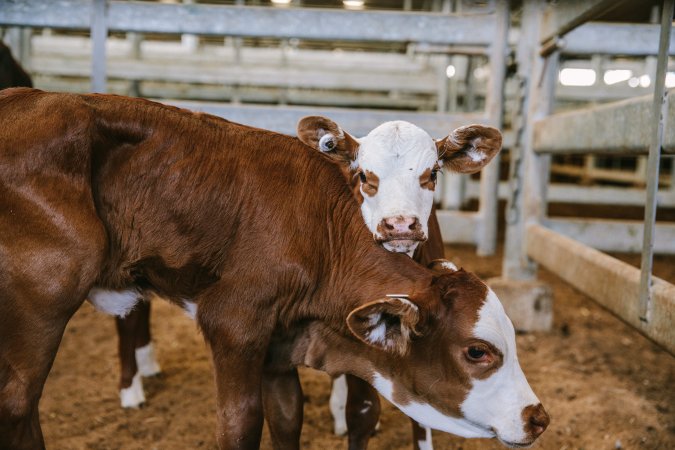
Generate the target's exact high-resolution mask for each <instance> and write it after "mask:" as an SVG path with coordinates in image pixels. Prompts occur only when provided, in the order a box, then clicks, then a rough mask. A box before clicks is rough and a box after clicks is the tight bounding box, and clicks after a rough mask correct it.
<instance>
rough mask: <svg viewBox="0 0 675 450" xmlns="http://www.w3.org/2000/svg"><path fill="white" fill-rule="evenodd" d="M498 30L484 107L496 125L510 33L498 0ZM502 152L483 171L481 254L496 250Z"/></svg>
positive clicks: (506, 11) (506, 7) (503, 6)
mask: <svg viewBox="0 0 675 450" xmlns="http://www.w3.org/2000/svg"><path fill="white" fill-rule="evenodd" d="M495 16H496V17H497V30H496V31H495V39H494V41H493V42H492V45H490V50H489V54H490V80H489V82H488V88H487V94H486V97H485V110H486V113H487V116H488V120H489V121H490V125H492V126H493V127H497V128H501V126H502V123H503V104H504V100H503V99H504V78H505V75H506V52H507V49H508V35H509V3H508V1H506V0H497V1H496V2H495ZM499 161H500V158H499V155H497V156H496V157H495V158H494V159H493V160H492V161H491V162H490V164H488V165H487V166H486V167H485V168H484V169H483V170H482V172H481V180H480V193H479V206H478V216H479V223H480V227H479V230H478V234H477V236H478V245H477V249H476V250H477V253H478V254H479V255H481V256H486V255H492V254H494V252H495V250H496V248H497V206H498V204H499V193H498V188H499Z"/></svg>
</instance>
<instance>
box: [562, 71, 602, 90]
mask: <svg viewBox="0 0 675 450" xmlns="http://www.w3.org/2000/svg"><path fill="white" fill-rule="evenodd" d="M560 84H562V85H563V86H593V85H594V84H595V70H593V69H572V68H567V69H563V70H561V71H560Z"/></svg>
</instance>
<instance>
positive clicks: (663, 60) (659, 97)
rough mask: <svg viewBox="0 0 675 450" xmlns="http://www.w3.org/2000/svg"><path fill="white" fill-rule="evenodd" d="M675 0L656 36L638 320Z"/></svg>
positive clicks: (644, 306)
mask: <svg viewBox="0 0 675 450" xmlns="http://www.w3.org/2000/svg"><path fill="white" fill-rule="evenodd" d="M674 7H675V0H665V1H664V2H663V9H662V11H661V36H660V39H659V59H658V63H657V66H656V79H655V80H654V81H655V82H654V102H653V105H652V129H651V144H650V146H649V159H648V161H647V200H646V204H645V221H644V236H643V246H642V263H641V267H640V268H641V273H640V308H639V314H640V320H642V321H643V322H649V320H650V319H651V317H650V316H651V284H652V262H653V256H654V228H655V221H656V194H657V192H658V189H659V161H660V159H661V147H662V145H663V125H664V121H665V117H666V114H667V105H668V104H667V101H666V100H667V99H666V90H665V83H666V70H667V68H668V49H669V46H670V32H671V28H672V23H673V9H674Z"/></svg>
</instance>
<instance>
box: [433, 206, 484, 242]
mask: <svg viewBox="0 0 675 450" xmlns="http://www.w3.org/2000/svg"><path fill="white" fill-rule="evenodd" d="M436 216H437V217H438V225H439V227H440V229H441V235H442V236H443V242H447V243H455V244H473V245H476V244H477V240H478V232H477V229H478V227H479V223H480V218H479V217H478V214H477V213H475V212H466V211H443V210H437V211H436Z"/></svg>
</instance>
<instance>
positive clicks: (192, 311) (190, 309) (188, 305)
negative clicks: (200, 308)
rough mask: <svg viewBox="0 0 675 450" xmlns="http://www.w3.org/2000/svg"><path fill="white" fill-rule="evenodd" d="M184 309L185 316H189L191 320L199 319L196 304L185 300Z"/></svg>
mask: <svg viewBox="0 0 675 450" xmlns="http://www.w3.org/2000/svg"><path fill="white" fill-rule="evenodd" d="M183 309H184V310H185V314H187V316H188V317H189V318H190V319H192V320H195V318H196V317H197V304H196V303H195V302H191V301H189V300H185V301H184V302H183Z"/></svg>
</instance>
